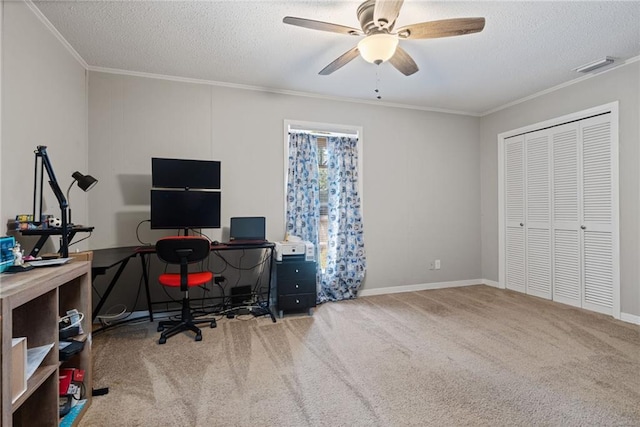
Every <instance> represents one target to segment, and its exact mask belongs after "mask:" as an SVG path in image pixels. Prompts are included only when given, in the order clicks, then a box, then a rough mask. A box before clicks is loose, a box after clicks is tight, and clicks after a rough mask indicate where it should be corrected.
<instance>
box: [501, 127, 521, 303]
mask: <svg viewBox="0 0 640 427" xmlns="http://www.w3.org/2000/svg"><path fill="white" fill-rule="evenodd" d="M505 150H506V153H505V180H506V182H505V189H506V200H505V201H506V219H507V230H506V246H505V250H506V260H505V261H506V287H507V288H508V289H513V290H516V291H520V292H525V289H526V270H525V267H526V265H525V256H526V247H525V229H524V219H525V212H524V205H525V188H524V137H523V136H519V137H514V138H510V139H509V140H508V141H507V142H506V148H505Z"/></svg>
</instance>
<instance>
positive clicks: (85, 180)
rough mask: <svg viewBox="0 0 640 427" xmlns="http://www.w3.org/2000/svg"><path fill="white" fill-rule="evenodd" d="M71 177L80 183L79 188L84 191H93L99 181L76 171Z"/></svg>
mask: <svg viewBox="0 0 640 427" xmlns="http://www.w3.org/2000/svg"><path fill="white" fill-rule="evenodd" d="M71 177H72V178H73V179H75V180H76V181H77V182H78V187H80V188H82V190H83V191H89V190H91V189H92V188H93V187H94V186H95V185H96V184H97V183H98V180H97V179H95V178H94V177H92V176H91V175H82V174H81V173H80V172H78V171H75V172H74V173H73V174H72V175H71Z"/></svg>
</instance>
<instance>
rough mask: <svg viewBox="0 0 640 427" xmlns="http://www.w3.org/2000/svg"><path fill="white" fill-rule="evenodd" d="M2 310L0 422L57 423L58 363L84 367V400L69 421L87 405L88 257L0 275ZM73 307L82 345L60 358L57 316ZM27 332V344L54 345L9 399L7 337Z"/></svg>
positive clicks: (89, 369) (89, 379) (11, 374)
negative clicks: (78, 314) (23, 389)
mask: <svg viewBox="0 0 640 427" xmlns="http://www.w3.org/2000/svg"><path fill="white" fill-rule="evenodd" d="M0 306H1V310H2V317H1V320H0V321H1V324H2V327H1V329H0V330H1V331H2V332H1V333H2V366H1V370H0V374H1V383H2V392H1V393H0V395H1V401H0V406H1V410H2V411H1V412H2V419H1V421H2V422H1V423H0V424H1V425H3V426H11V425H14V426H15V425H20V426H36V425H37V426H58V413H59V406H58V393H59V380H58V370H59V368H66V367H74V368H79V369H83V370H84V371H85V377H84V384H85V390H86V396H85V399H86V403H85V405H84V407H83V408H82V410H81V411H80V413H79V415H78V417H77V418H76V419H75V420H74V422H73V424H72V425H77V424H78V423H79V421H80V418H81V417H82V415H84V413H85V412H86V410H87V408H88V407H89V406H90V405H91V390H92V363H91V322H90V321H89V319H90V318H91V276H90V264H89V262H88V261H73V262H70V263H69V264H66V265H62V266H58V267H46V268H35V269H33V270H31V271H26V272H22V273H17V274H7V273H4V274H2V275H0ZM72 308H75V309H77V310H78V311H80V312H81V313H84V315H85V317H84V320H83V322H82V328H83V330H84V332H85V334H84V335H83V336H81V337H77V338H76V339H84V340H85V346H84V350H83V351H82V352H80V353H78V354H76V355H74V356H72V357H71V358H70V359H69V360H67V361H65V362H63V363H61V362H60V360H59V354H58V349H59V345H58V319H59V317H62V316H64V315H66V311H67V310H70V309H72ZM17 337H27V346H28V347H29V348H32V347H38V346H42V345H46V344H52V343H53V344H54V346H53V348H52V349H51V350H50V351H49V353H48V354H47V356H46V357H45V359H44V360H43V362H42V363H41V364H40V366H39V367H38V369H37V370H36V372H35V373H34V374H33V376H32V377H31V378H30V379H29V380H28V382H27V390H26V392H24V394H22V395H21V396H20V397H18V398H17V399H16V400H15V401H14V402H12V393H11V381H12V378H13V377H14V376H15V375H17V372H13V371H12V369H11V367H12V363H11V362H12V351H11V340H12V338H17Z"/></svg>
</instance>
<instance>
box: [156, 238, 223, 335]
mask: <svg viewBox="0 0 640 427" xmlns="http://www.w3.org/2000/svg"><path fill="white" fill-rule="evenodd" d="M210 250H211V246H210V243H209V241H208V240H207V239H205V238H203V237H198V236H171V237H165V238H163V239H160V240H158V242H157V243H156V253H157V255H158V258H160V260H162V261H164V262H166V263H167V264H179V265H180V273H164V274H161V275H160V277H159V278H158V281H159V282H160V284H161V285H163V286H167V287H171V288H177V287H179V288H180V291H182V292H184V297H183V298H182V315H181V316H180V319H178V320H162V321H160V322H159V323H158V332H162V334H161V335H160V339H159V340H158V344H164V343H166V342H167V338H169V337H171V336H172V335H175V334H177V333H178V332H182V331H186V330H189V331H193V332H195V333H196V337H195V340H196V341H201V340H202V331H200V329H199V328H198V327H197V326H196V325H198V324H201V323H210V324H211V327H212V328H215V327H216V321H215V319H214V320H211V319H207V320H197V319H194V317H193V314H192V313H191V307H190V306H189V288H190V287H193V286H200V285H204V284H205V283H207V282H210V281H211V280H212V279H213V273H212V272H210V271H200V272H192V273H190V272H189V264H194V263H196V262H200V261H202V260H204V259H206V258H207V257H208V256H209V253H210ZM166 327H170V329H168V330H166V331H165V330H164V329H165V328H166Z"/></svg>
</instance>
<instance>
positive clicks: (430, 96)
mask: <svg viewBox="0 0 640 427" xmlns="http://www.w3.org/2000/svg"><path fill="white" fill-rule="evenodd" d="M34 4H35V5H36V6H37V7H38V8H39V9H40V10H41V11H42V13H43V14H44V15H45V16H46V17H47V19H48V20H49V21H50V22H51V23H52V24H53V26H54V27H55V28H56V29H57V30H58V31H59V32H60V33H61V34H62V36H63V37H64V38H65V39H66V40H67V41H68V42H69V43H70V44H71V46H73V48H74V49H75V50H76V51H77V52H78V53H79V54H80V56H81V57H82V58H83V59H84V60H85V61H86V62H87V63H88V64H89V66H90V67H91V68H110V69H118V70H126V71H132V72H141V73H153V74H160V75H166V76H175V77H182V78H192V79H202V80H209V81H212V82H220V83H230V84H238V85H247V86H252V87H260V88H265V89H270V90H284V91H295V92H304V93H310V94H317V95H323V96H330V97H344V98H355V99H362V100H368V101H371V102H382V103H385V104H387V103H391V104H402V105H407V106H413V107H417V108H424V109H436V110H447V111H457V112H466V113H470V114H483V113H486V112H487V111H491V110H493V109H496V108H499V107H500V106H503V105H505V104H508V103H510V102H514V101H516V100H519V99H522V98H525V97H527V96H530V95H532V94H535V93H538V92H540V91H543V90H545V89H548V88H551V87H554V86H557V85H560V84H563V83H566V82H569V81H571V80H574V79H576V78H579V77H581V75H580V74H577V73H575V72H573V71H572V69H574V68H576V67H578V66H580V65H583V64H586V63H588V62H591V61H594V60H597V59H600V58H603V57H605V56H612V57H614V58H616V60H617V62H618V63H619V62H623V61H626V60H629V59H632V58H636V57H638V56H640V2H637V1H628V2H612V1H603V2H597V1H571V2H542V1H536V2H505V1H500V2H482V1H473V2H453V1H447V2H431V1H422V0H405V2H404V5H403V7H402V10H401V12H400V16H399V18H398V20H397V23H396V28H399V27H401V26H403V25H407V24H412V23H416V22H423V21H431V20H438V19H447V18H458V17H485V18H486V26H485V29H484V31H482V32H481V33H477V34H470V35H465V36H460V37H449V38H442V39H429V40H402V41H401V42H400V45H401V46H402V47H403V48H404V49H405V50H406V51H407V52H408V53H409V54H410V55H411V56H412V57H413V58H414V60H415V61H416V63H417V65H418V67H419V68H420V71H418V72H417V73H416V74H414V75H412V76H409V77H406V76H404V75H402V74H401V73H399V72H398V71H397V70H396V69H394V68H393V67H392V66H391V65H390V64H388V63H384V64H382V65H380V66H377V65H373V64H369V63H367V62H365V61H364V60H363V59H362V58H360V57H358V58H356V59H355V60H353V61H352V62H350V63H349V64H347V65H346V66H344V67H343V68H341V69H339V70H338V71H336V72H334V73H333V74H331V75H329V76H320V75H318V72H319V71H320V70H321V69H322V68H324V67H325V66H326V65H327V64H329V63H330V62H331V61H333V60H334V59H335V58H337V57H338V56H340V55H341V54H343V53H344V52H346V51H347V50H349V49H351V48H352V47H353V46H355V45H356V44H357V42H358V41H359V38H357V37H353V36H347V35H341V34H335V33H328V32H321V31H313V30H309V29H304V28H300V27H294V26H290V25H285V24H283V23H282V18H283V17H284V16H287V15H290V16H297V17H303V18H310V19H315V20H319V21H326V22H332V23H337V24H342V25H347V26H352V27H356V28H359V24H358V20H357V16H356V9H357V7H358V5H359V4H360V2H352V1H333V0H315V1H306V0H305V1H271V0H262V1H238V0H236V1H229V0H227V1H224V0H223V1H184V2H180V1H57V0H50V1H35V2H34ZM376 88H378V89H379V90H380V93H381V95H382V100H381V101H376V94H375V92H374V89H376Z"/></svg>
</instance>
